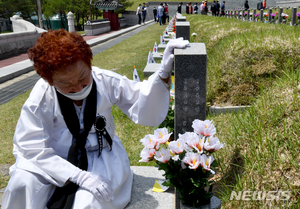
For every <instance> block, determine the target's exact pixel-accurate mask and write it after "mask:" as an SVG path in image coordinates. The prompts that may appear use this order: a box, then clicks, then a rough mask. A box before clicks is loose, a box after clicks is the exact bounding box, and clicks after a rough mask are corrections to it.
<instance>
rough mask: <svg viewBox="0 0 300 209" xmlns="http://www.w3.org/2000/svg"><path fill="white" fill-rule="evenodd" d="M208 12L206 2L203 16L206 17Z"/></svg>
mask: <svg viewBox="0 0 300 209" xmlns="http://www.w3.org/2000/svg"><path fill="white" fill-rule="evenodd" d="M207 12H208V6H207V1H205V2H204V14H205V15H207Z"/></svg>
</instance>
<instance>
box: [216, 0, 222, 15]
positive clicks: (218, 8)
mask: <svg viewBox="0 0 300 209" xmlns="http://www.w3.org/2000/svg"><path fill="white" fill-rule="evenodd" d="M220 7H221V6H220V3H219V1H217V3H216V16H219V15H220Z"/></svg>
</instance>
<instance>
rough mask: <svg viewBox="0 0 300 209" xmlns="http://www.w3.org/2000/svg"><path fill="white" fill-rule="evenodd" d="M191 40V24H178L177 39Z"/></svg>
mask: <svg viewBox="0 0 300 209" xmlns="http://www.w3.org/2000/svg"><path fill="white" fill-rule="evenodd" d="M180 37H182V38H183V39H184V40H190V22H176V38H180Z"/></svg>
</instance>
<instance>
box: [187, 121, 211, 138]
mask: <svg viewBox="0 0 300 209" xmlns="http://www.w3.org/2000/svg"><path fill="white" fill-rule="evenodd" d="M192 127H193V128H194V132H195V133H197V134H200V135H202V136H213V135H214V134H215V133H216V127H215V126H214V125H213V124H212V121H210V120H205V121H202V120H198V119H196V120H194V121H193V125H192Z"/></svg>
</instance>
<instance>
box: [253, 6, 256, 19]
mask: <svg viewBox="0 0 300 209" xmlns="http://www.w3.org/2000/svg"><path fill="white" fill-rule="evenodd" d="M255 15H256V9H253V15H252V19H253V21H255V20H256V17H255Z"/></svg>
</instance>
